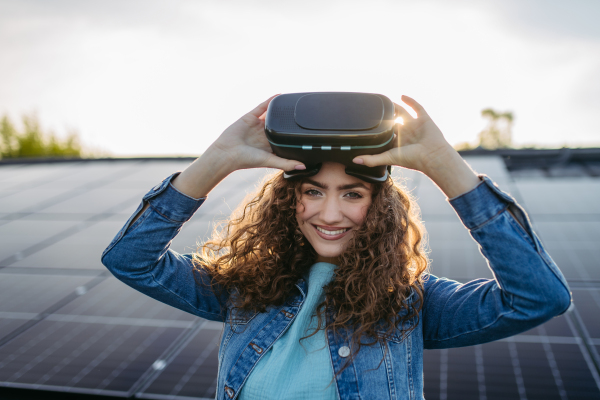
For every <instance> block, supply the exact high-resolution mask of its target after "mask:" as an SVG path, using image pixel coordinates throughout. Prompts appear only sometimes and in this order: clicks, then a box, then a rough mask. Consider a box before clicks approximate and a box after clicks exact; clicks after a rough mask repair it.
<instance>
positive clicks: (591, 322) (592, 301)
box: [573, 289, 600, 339]
mask: <svg viewBox="0 0 600 400" xmlns="http://www.w3.org/2000/svg"><path fill="white" fill-rule="evenodd" d="M573 299H574V301H575V304H576V305H577V313H578V314H579V316H580V317H581V319H582V320H583V323H584V324H585V328H586V329H587V333H588V334H589V335H590V337H592V338H595V339H600V289H574V290H573Z"/></svg>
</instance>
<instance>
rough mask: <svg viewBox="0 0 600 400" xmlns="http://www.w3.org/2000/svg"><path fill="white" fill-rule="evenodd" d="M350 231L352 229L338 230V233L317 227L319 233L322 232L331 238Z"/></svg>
mask: <svg viewBox="0 0 600 400" xmlns="http://www.w3.org/2000/svg"><path fill="white" fill-rule="evenodd" d="M348 229H350V228H345V229H339V230H337V231H328V230H325V229H323V228H321V227H320V226H317V230H318V231H319V232H322V233H324V234H326V235H331V236H334V235H339V234H340V233H344V232H346V231H347V230H348Z"/></svg>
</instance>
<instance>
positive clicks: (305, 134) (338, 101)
mask: <svg viewBox="0 0 600 400" xmlns="http://www.w3.org/2000/svg"><path fill="white" fill-rule="evenodd" d="M395 123H396V121H395V113H394V103H392V101H391V100H390V99H388V98H387V97H386V96H383V95H381V94H371V93H352V92H312V93H288V94H282V95H279V96H277V97H275V98H274V99H273V100H271V103H270V104H269V108H268V109H267V115H266V119H265V134H266V135H267V139H268V140H269V143H270V144H271V148H272V149H273V152H274V153H275V155H277V156H279V157H282V158H286V159H290V160H298V161H301V162H302V163H304V165H306V169H305V170H294V171H286V172H284V177H285V178H286V179H300V178H304V177H309V176H313V175H316V174H317V173H318V172H319V169H320V168H321V165H322V163H323V162H324V161H335V162H338V163H341V164H343V165H345V166H346V173H347V174H348V175H351V176H355V177H357V178H359V179H362V180H364V181H367V182H372V183H377V182H383V181H385V180H386V179H387V177H388V173H390V172H391V166H389V165H388V166H385V165H382V166H378V167H367V166H364V165H359V164H355V163H353V162H352V160H353V159H354V158H355V157H356V156H359V155H368V154H379V153H383V152H384V151H387V150H389V149H391V148H393V147H394V142H393V140H394V137H395V135H394V125H395Z"/></svg>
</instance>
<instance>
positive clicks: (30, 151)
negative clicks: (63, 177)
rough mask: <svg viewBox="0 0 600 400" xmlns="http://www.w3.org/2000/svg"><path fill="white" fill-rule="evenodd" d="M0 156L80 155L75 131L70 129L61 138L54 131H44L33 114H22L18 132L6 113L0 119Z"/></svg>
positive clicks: (77, 136)
mask: <svg viewBox="0 0 600 400" xmlns="http://www.w3.org/2000/svg"><path fill="white" fill-rule="evenodd" d="M0 139H1V140H0V158H17V157H81V155H82V149H81V144H80V142H79V135H78V134H77V132H74V131H71V132H69V134H68V135H67V137H66V138H65V139H63V140H61V139H60V138H58V137H57V136H56V135H55V134H54V132H51V131H50V132H44V131H43V130H42V128H41V127H40V123H39V121H38V118H37V116H36V115H35V114H31V115H24V116H23V131H22V132H19V131H18V130H17V129H16V128H15V126H14V125H13V123H12V121H11V120H10V119H9V118H8V116H7V115H5V116H3V117H2V120H0Z"/></svg>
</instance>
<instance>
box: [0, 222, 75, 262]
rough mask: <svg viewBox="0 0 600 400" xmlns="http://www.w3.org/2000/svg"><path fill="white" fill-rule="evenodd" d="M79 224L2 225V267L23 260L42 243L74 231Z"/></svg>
mask: <svg viewBox="0 0 600 400" xmlns="http://www.w3.org/2000/svg"><path fill="white" fill-rule="evenodd" d="M0 223H1V221H0ZM77 224H78V221H25V220H18V221H10V222H7V223H6V224H4V225H1V226H0V242H1V243H2V246H1V247H0V267H4V266H7V265H9V263H14V262H16V261H19V260H21V259H23V258H24V257H25V256H27V255H28V254H29V252H31V251H34V248H35V247H36V246H39V244H40V243H44V242H47V241H48V240H51V239H52V238H53V237H54V236H56V235H58V234H60V233H62V232H64V231H66V230H68V229H72V228H73V227H75V226H76V225H77ZM9 258H10V259H9Z"/></svg>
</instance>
